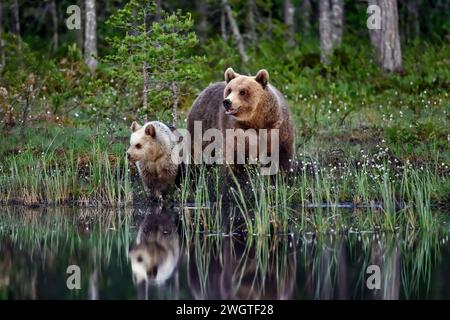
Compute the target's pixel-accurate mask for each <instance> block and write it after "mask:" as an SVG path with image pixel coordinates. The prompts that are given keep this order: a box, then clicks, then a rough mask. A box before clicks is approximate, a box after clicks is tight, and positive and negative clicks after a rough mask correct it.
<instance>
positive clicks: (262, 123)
mask: <svg viewBox="0 0 450 320" xmlns="http://www.w3.org/2000/svg"><path fill="white" fill-rule="evenodd" d="M197 121H201V125H202V127H201V129H202V137H203V133H204V132H205V131H206V130H208V129H210V128H216V129H219V130H220V131H221V132H222V134H223V135H224V139H225V132H226V131H227V130H228V129H234V130H236V129H242V130H243V131H244V132H245V131H249V130H248V129H254V130H255V131H256V132H257V135H258V134H259V131H258V130H259V129H267V131H268V135H269V139H268V144H269V145H270V131H271V130H273V129H279V148H278V152H279V154H278V159H279V165H280V167H281V169H283V170H288V169H290V168H291V164H292V162H293V159H294V140H295V131H294V126H293V122H292V118H291V113H290V110H289V107H288V105H287V102H286V100H285V98H284V97H283V95H282V94H281V92H280V91H278V90H277V89H276V88H275V87H274V86H272V85H271V84H269V73H268V72H267V70H265V69H262V70H260V71H258V73H257V74H256V76H254V77H252V76H244V75H240V74H238V73H236V72H234V71H233V69H231V68H228V69H227V70H226V71H225V81H223V82H218V83H214V84H211V85H210V86H208V87H207V88H206V89H205V90H203V91H202V92H201V93H200V95H199V96H198V97H197V99H196V100H195V101H194V103H193V105H192V107H191V109H190V111H189V114H188V117H187V126H188V131H189V133H190V136H191V138H192V137H193V138H192V139H196V138H195V137H196V136H195V133H194V122H197ZM241 132H242V131H241ZM253 132H254V131H253ZM225 143H227V144H228V143H230V142H229V141H226V140H225ZM246 143H247V142H246ZM206 144H207V143H205V142H203V148H204V147H205V145H206ZM267 149H268V150H271V149H270V147H268V148H267ZM245 150H246V152H248V148H246V149H245ZM191 152H193V150H192V151H191ZM235 152H237V151H236V146H235Z"/></svg>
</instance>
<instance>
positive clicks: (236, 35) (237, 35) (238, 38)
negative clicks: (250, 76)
mask: <svg viewBox="0 0 450 320" xmlns="http://www.w3.org/2000/svg"><path fill="white" fill-rule="evenodd" d="M222 5H223V7H224V9H225V13H226V14H227V18H228V22H229V23H230V27H231V31H232V32H233V35H234V38H235V40H236V44H237V47H238V51H239V55H240V56H241V59H242V61H243V62H244V63H247V62H248V56H247V53H246V52H245V47H244V40H243V39H242V36H241V32H240V31H239V27H238V25H237V22H236V20H235V19H234V17H233V11H231V7H230V5H229V4H228V1H227V0H222Z"/></svg>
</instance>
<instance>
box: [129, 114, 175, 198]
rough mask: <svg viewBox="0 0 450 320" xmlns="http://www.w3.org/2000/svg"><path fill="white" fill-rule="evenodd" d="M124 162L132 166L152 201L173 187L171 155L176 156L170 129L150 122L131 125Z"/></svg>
mask: <svg viewBox="0 0 450 320" xmlns="http://www.w3.org/2000/svg"><path fill="white" fill-rule="evenodd" d="M130 129H131V132H132V133H131V137H130V147H129V148H128V150H127V156H128V159H129V160H130V161H132V162H134V163H135V164H136V167H137V169H138V172H139V176H140V178H141V180H142V183H143V184H144V187H145V188H146V189H147V190H148V191H149V193H150V197H151V199H153V200H160V199H161V198H162V194H163V192H164V191H166V190H167V189H168V188H169V187H171V186H172V185H174V184H175V179H176V177H177V171H178V164H177V163H175V162H174V161H173V160H172V154H178V144H177V141H176V137H175V135H174V133H173V132H172V130H171V129H170V128H169V127H168V126H166V125H165V124H164V123H162V122H159V121H151V122H148V123H146V124H144V125H143V126H141V125H139V124H138V123H137V122H136V121H134V122H133V123H132V124H131V128H130Z"/></svg>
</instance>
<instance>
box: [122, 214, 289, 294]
mask: <svg viewBox="0 0 450 320" xmlns="http://www.w3.org/2000/svg"><path fill="white" fill-rule="evenodd" d="M177 221H178V220H177V216H176V215H175V214H173V213H162V212H159V210H156V211H155V210H154V211H153V212H152V213H151V214H148V215H146V216H145V218H144V220H143V221H142V223H140V225H139V230H138V233H137V236H136V239H135V241H134V242H133V243H132V244H131V246H130V249H129V254H128V256H129V260H130V263H131V269H132V274H133V283H134V285H135V287H136V288H137V291H138V297H139V298H149V296H151V297H157V298H169V299H177V298H179V280H178V278H179V276H178V272H179V271H178V269H179V265H183V264H184V265H185V266H186V268H187V287H188V288H189V291H190V292H189V293H188V295H189V296H187V297H184V296H183V297H181V298H195V299H289V298H291V297H292V293H293V289H294V284H295V270H296V259H295V244H294V243H293V239H292V238H290V237H289V238H286V239H282V240H281V241H271V240H269V239H266V241H267V243H266V245H267V246H268V247H267V248H265V250H263V251H262V252H261V253H260V254H258V253H257V252H258V249H257V246H256V245H254V243H253V245H252V246H246V244H245V242H243V241H241V240H239V239H234V238H228V237H227V238H223V239H221V241H220V242H219V243H220V246H218V243H216V240H217V239H214V240H213V241H207V239H206V238H202V237H201V236H199V235H194V237H198V239H197V240H199V241H189V242H190V243H191V246H190V248H189V250H186V253H183V251H184V250H182V246H181V239H180V236H179V233H178V226H177ZM209 239H213V238H209ZM267 250H268V251H267ZM261 255H262V256H264V257H266V258H267V260H266V261H265V263H264V261H263V260H264V259H261ZM183 270H185V269H184V268H183ZM183 279H186V278H185V277H183ZM150 291H153V292H150ZM162 291H163V292H162ZM156 292H159V294H156Z"/></svg>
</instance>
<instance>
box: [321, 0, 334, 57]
mask: <svg viewBox="0 0 450 320" xmlns="http://www.w3.org/2000/svg"><path fill="white" fill-rule="evenodd" d="M330 9H331V8H330V2H329V0H319V33H320V60H321V61H322V63H325V64H327V63H329V62H330V56H331V54H332V52H333V38H332V34H331V33H332V30H331V14H330V11H331V10H330Z"/></svg>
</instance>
